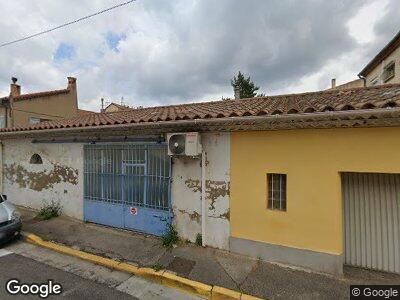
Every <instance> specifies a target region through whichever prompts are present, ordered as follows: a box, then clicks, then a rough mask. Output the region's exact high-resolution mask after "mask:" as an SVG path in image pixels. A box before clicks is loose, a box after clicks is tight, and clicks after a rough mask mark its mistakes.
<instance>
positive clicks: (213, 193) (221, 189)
mask: <svg viewBox="0 0 400 300" xmlns="http://www.w3.org/2000/svg"><path fill="white" fill-rule="evenodd" d="M185 184H186V186H187V187H188V188H189V189H191V190H192V191H193V192H201V184H200V180H195V179H190V178H189V179H187V180H185ZM229 193H230V182H226V181H215V180H206V199H207V200H209V201H211V203H210V205H209V210H214V209H215V201H216V200H217V199H218V198H219V197H225V196H229Z"/></svg>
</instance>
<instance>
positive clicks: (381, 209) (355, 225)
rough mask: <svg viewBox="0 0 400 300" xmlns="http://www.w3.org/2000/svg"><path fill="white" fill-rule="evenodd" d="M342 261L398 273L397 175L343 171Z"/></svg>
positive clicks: (399, 196)
mask: <svg viewBox="0 0 400 300" xmlns="http://www.w3.org/2000/svg"><path fill="white" fill-rule="evenodd" d="M342 191H343V198H344V226H345V228H344V232H345V253H344V255H345V264H347V265H353V266H359V267H366V268H371V269H377V270H383V271H388V272H395V273H400V174H378V173H376V174H375V173H343V174H342Z"/></svg>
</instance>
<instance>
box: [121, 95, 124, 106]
mask: <svg viewBox="0 0 400 300" xmlns="http://www.w3.org/2000/svg"><path fill="white" fill-rule="evenodd" d="M121 105H122V106H123V105H124V96H122V97H121Z"/></svg>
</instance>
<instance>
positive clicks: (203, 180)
mask: <svg viewBox="0 0 400 300" xmlns="http://www.w3.org/2000/svg"><path fill="white" fill-rule="evenodd" d="M206 213H207V199H206V152H205V151H204V150H202V151H201V243H202V246H203V247H205V246H206V241H205V239H206Z"/></svg>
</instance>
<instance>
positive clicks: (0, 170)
mask: <svg viewBox="0 0 400 300" xmlns="http://www.w3.org/2000/svg"><path fill="white" fill-rule="evenodd" d="M3 152H4V146H3V142H0V195H2V194H3Z"/></svg>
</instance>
